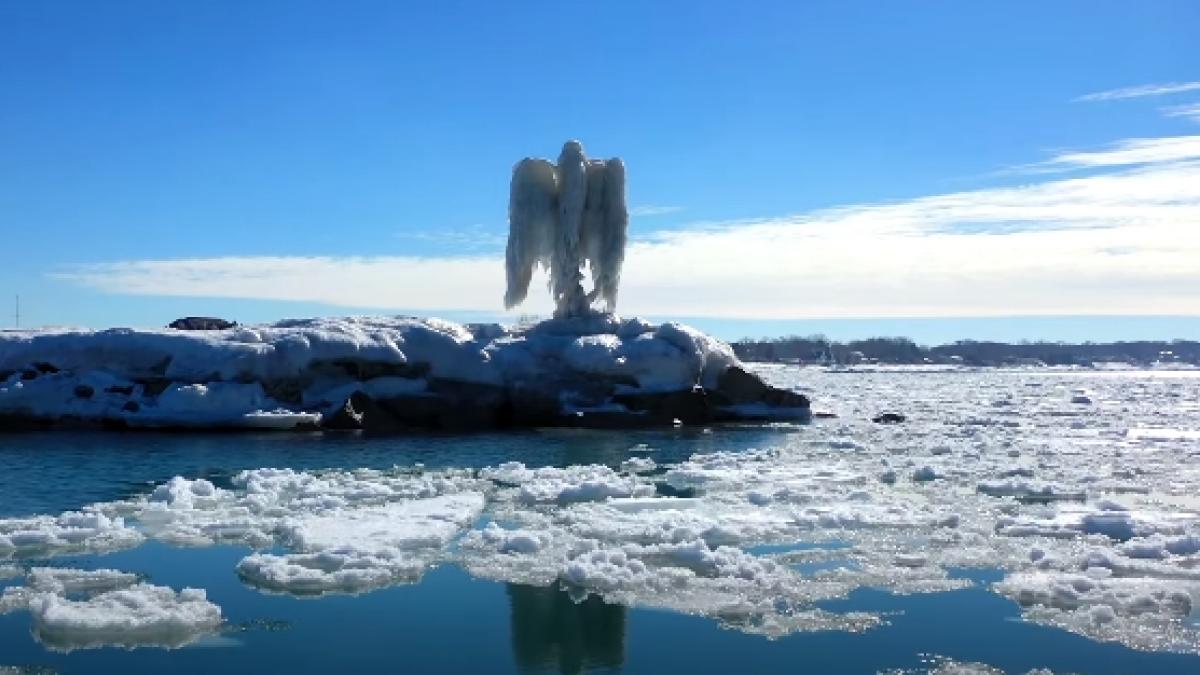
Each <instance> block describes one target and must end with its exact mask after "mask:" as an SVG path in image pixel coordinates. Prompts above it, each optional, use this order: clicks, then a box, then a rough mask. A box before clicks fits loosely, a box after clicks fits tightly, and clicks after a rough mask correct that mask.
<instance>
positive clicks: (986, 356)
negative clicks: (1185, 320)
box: [731, 335, 1200, 368]
mask: <svg viewBox="0 0 1200 675" xmlns="http://www.w3.org/2000/svg"><path fill="white" fill-rule="evenodd" d="M731 344H732V346H733V350H734V352H735V353H737V355H738V358H740V359H742V360H743V361H752V362H766V363H794V364H797V365H830V366H853V365H874V364H881V365H947V366H973V367H1014V366H1016V367H1052V366H1075V367H1096V366H1103V365H1105V364H1115V365H1126V366H1133V367H1140V368H1151V367H1157V368H1163V367H1168V368H1169V367H1173V366H1175V367H1195V366H1200V341H1195V340H1142V341H1131V342H1102V343H1101V342H1096V343H1093V342H1083V343H1069V342H1017V343H1010V342H995V341H977V340H959V341H957V342H952V343H949V344H943V345H937V346H934V347H925V346H922V345H918V344H917V343H915V342H914V341H913V340H911V339H909V338H904V337H877V338H869V339H866V340H850V341H847V342H839V341H835V340H828V339H826V338H825V337H823V336H820V335H813V336H806V337H798V336H792V337H783V338H762V339H752V338H744V339H742V340H738V341H735V342H733V343H731Z"/></svg>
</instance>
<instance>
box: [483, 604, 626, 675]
mask: <svg viewBox="0 0 1200 675" xmlns="http://www.w3.org/2000/svg"><path fill="white" fill-rule="evenodd" d="M506 590H507V592H508V601H509V606H510V608H511V610H512V646H513V657H514V659H515V660H516V663H517V667H518V668H520V669H521V670H526V671H545V670H552V669H555V668H557V670H558V672H560V673H563V675H573V674H574V673H580V672H583V671H584V670H585V669H588V670H590V669H593V668H609V669H617V668H620V667H621V665H622V664H623V663H624V662H625V608H624V607H622V606H621V605H610V604H608V603H606V602H604V601H603V600H601V599H600V598H598V597H596V596H594V595H592V596H588V598H587V599H586V600H584V601H583V602H575V601H574V600H572V599H571V597H570V596H569V595H568V594H567V593H566V592H565V591H563V590H561V589H560V588H558V587H557V586H551V587H548V588H541V587H536V586H523V585H518V584H506Z"/></svg>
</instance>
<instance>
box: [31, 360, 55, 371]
mask: <svg viewBox="0 0 1200 675" xmlns="http://www.w3.org/2000/svg"><path fill="white" fill-rule="evenodd" d="M33 367H34V368H35V369H37V371H38V372H39V373H57V372H58V366H56V365H54V364H53V363H46V362H45V361H39V362H37V363H35V364H33Z"/></svg>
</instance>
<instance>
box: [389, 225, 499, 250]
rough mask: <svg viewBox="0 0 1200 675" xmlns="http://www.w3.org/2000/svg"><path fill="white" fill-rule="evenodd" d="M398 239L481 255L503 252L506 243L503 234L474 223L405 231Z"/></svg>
mask: <svg viewBox="0 0 1200 675" xmlns="http://www.w3.org/2000/svg"><path fill="white" fill-rule="evenodd" d="M396 237H397V238H398V239H405V240H409V241H416V242H421V243H423V244H426V245H428V246H429V247H430V248H450V249H453V250H454V251H457V252H463V253H472V254H483V253H491V252H494V251H496V250H503V249H504V245H505V244H506V243H507V241H508V237H506V236H505V235H504V234H503V233H501V232H498V231H496V230H494V229H490V228H488V227H486V226H485V225H482V224H479V223H476V224H474V225H470V226H467V227H460V228H442V229H434V230H417V231H405V232H399V233H397V234H396Z"/></svg>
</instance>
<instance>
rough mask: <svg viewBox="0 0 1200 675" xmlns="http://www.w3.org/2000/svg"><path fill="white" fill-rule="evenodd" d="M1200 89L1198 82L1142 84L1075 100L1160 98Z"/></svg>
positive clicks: (1099, 92) (1087, 95)
mask: <svg viewBox="0 0 1200 675" xmlns="http://www.w3.org/2000/svg"><path fill="white" fill-rule="evenodd" d="M1198 89H1200V82H1167V83H1164V84H1143V85H1138V86H1136V87H1123V88H1121V89H1109V90H1108V91H1098V92H1096V93H1094V94H1085V95H1083V96H1080V97H1078V98H1076V99H1075V100H1076V101H1079V102H1090V101H1115V100H1119V99H1126V98H1141V97H1144V96H1162V95H1164V94H1179V93H1182V92H1185V91H1196V90H1198Z"/></svg>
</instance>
